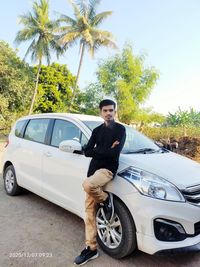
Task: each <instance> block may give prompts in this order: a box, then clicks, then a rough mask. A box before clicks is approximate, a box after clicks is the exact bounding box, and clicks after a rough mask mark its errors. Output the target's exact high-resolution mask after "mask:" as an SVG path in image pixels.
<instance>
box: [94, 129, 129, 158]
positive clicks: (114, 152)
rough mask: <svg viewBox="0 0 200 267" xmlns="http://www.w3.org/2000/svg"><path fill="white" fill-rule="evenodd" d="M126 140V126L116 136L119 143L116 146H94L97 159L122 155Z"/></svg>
mask: <svg viewBox="0 0 200 267" xmlns="http://www.w3.org/2000/svg"><path fill="white" fill-rule="evenodd" d="M125 140H126V131H125V128H122V129H121V130H120V132H119V134H118V136H116V140H115V141H118V142H119V144H118V145H116V146H115V147H114V148H107V149H104V148H94V149H93V150H94V151H95V154H94V155H95V156H94V157H95V158H96V159H105V158H117V157H118V156H119V155H120V152H121V151H122V148H123V146H124V143H125Z"/></svg>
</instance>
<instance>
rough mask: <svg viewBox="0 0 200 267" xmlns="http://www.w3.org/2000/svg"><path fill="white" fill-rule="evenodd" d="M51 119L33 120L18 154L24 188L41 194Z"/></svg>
mask: <svg viewBox="0 0 200 267" xmlns="http://www.w3.org/2000/svg"><path fill="white" fill-rule="evenodd" d="M49 121H50V120H49V119H46V118H45V119H44V118H43V119H42V118H38V119H31V120H30V121H29V122H28V124H27V126H26V129H25V133H24V136H23V138H20V144H19V147H18V151H17V154H16V155H15V158H16V162H17V173H18V174H19V175H18V176H19V181H20V185H21V186H22V187H25V188H27V189H29V190H30V191H32V192H35V193H38V194H41V184H42V160H43V151H44V149H45V147H46V145H45V138H46V132H47V128H48V125H49Z"/></svg>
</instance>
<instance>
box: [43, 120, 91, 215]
mask: <svg viewBox="0 0 200 267" xmlns="http://www.w3.org/2000/svg"><path fill="white" fill-rule="evenodd" d="M64 140H77V141H79V142H80V143H81V144H82V145H84V144H86V143H87V141H88V140H87V138H86V136H85V134H84V133H83V132H82V129H81V128H80V127H79V126H78V125H76V123H75V122H73V121H69V120H62V119H56V120H54V123H53V126H52V134H51V138H50V140H49V146H47V147H46V149H45V151H44V156H43V157H44V158H43V194H44V195H45V197H46V198H47V199H49V200H51V201H52V202H54V203H57V204H58V205H60V206H62V207H64V208H66V209H68V210H70V211H72V212H74V213H76V214H79V215H81V214H82V213H83V207H84V198H85V194H84V191H83V188H82V182H83V179H84V178H85V177H86V175H87V169H88V166H89V162H90V160H91V159H90V158H86V157H85V156H84V155H83V154H77V153H69V152H64V151H61V150H60V149H59V144H60V143H61V142H62V141H64Z"/></svg>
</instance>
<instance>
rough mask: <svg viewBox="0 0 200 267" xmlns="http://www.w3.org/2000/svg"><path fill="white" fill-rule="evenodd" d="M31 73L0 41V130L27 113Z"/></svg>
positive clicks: (31, 87)
mask: <svg viewBox="0 0 200 267" xmlns="http://www.w3.org/2000/svg"><path fill="white" fill-rule="evenodd" d="M33 85H34V83H33V72H32V70H31V68H30V67H29V66H28V64H25V63H24V62H23V61H22V60H21V59H20V58H19V57H18V56H17V54H16V51H14V50H13V49H11V48H10V47H9V45H8V44H7V43H6V42H4V41H0V124H1V125H0V129H3V128H6V129H7V127H9V126H10V124H11V123H12V120H15V119H16V117H18V116H19V113H20V114H23V113H24V112H26V111H27V109H28V105H29V103H30V100H31V91H32V90H33V87H34V86H33Z"/></svg>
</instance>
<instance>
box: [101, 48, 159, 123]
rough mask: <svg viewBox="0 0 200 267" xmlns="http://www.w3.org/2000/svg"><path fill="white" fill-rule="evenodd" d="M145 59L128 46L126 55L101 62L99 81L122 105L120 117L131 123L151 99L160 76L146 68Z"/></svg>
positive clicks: (124, 51)
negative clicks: (148, 99) (142, 106)
mask: <svg viewBox="0 0 200 267" xmlns="http://www.w3.org/2000/svg"><path fill="white" fill-rule="evenodd" d="M144 60H145V57H144V56H135V55H134V54H133V50H132V46H131V45H129V44H127V45H125V47H124V48H123V50H122V52H121V53H119V54H116V55H115V56H113V57H111V58H109V59H107V60H104V61H102V62H100V63H99V67H98V70H97V78H98V81H99V83H100V84H101V87H102V90H103V91H104V93H105V94H106V95H108V96H110V97H113V98H114V99H115V100H116V101H117V104H118V117H119V119H120V120H121V121H123V122H126V123H130V122H131V121H132V120H133V119H134V116H135V114H136V113H137V112H138V110H139V108H140V104H142V103H144V101H145V100H146V99H147V98H148V97H149V95H150V93H151V91H152V89H153V87H154V85H155V83H156V81H157V79H158V77H159V75H158V72H157V71H156V70H155V69H154V68H153V67H151V68H146V67H145V66H144Z"/></svg>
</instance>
